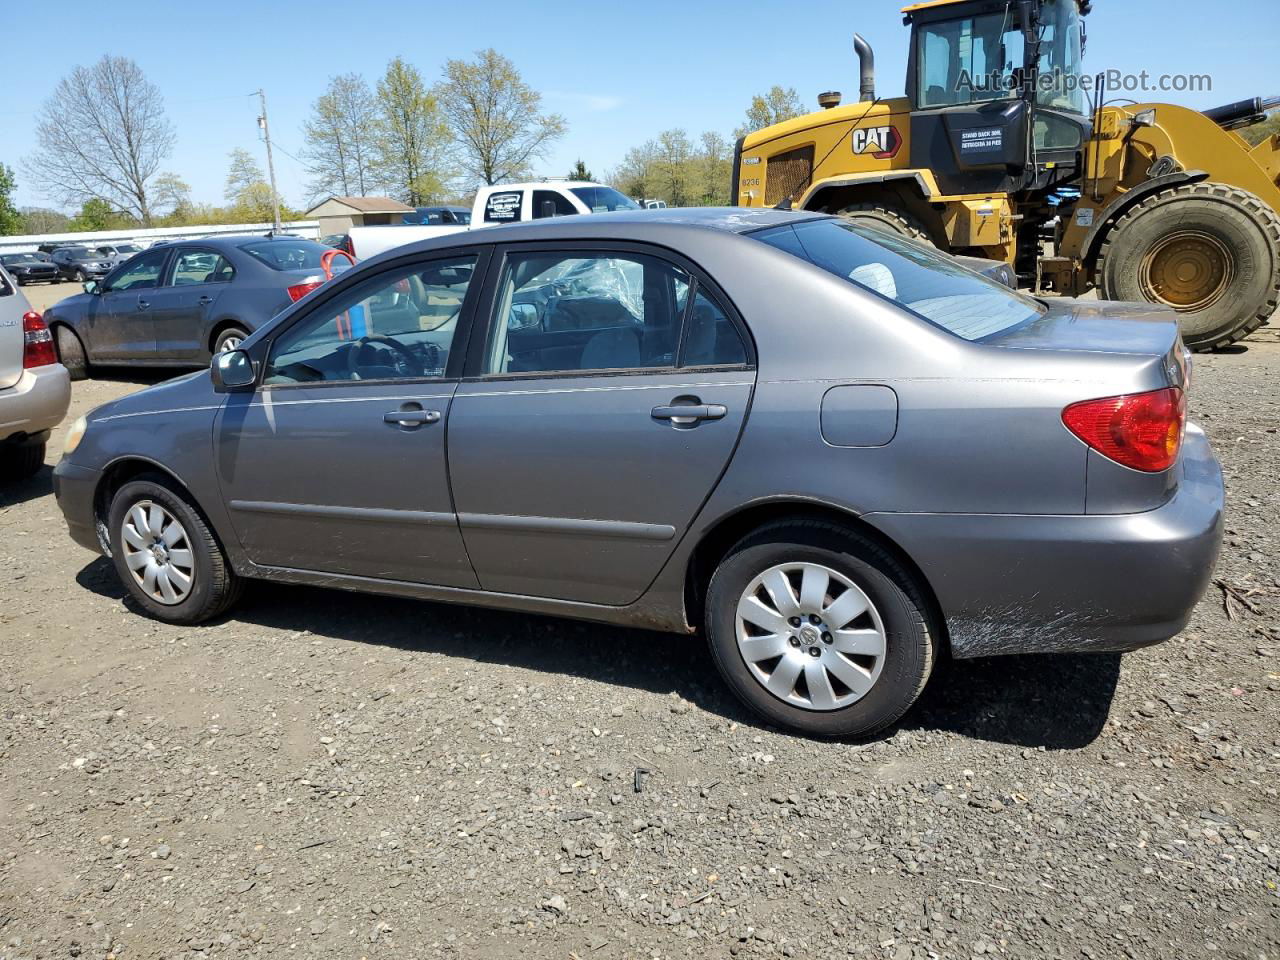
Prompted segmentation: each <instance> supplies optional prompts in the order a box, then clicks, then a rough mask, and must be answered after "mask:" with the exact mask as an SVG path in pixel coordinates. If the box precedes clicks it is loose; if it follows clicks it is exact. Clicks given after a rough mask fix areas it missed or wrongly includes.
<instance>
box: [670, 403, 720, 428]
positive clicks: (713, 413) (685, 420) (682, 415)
mask: <svg viewBox="0 0 1280 960" xmlns="http://www.w3.org/2000/svg"><path fill="white" fill-rule="evenodd" d="M728 412H729V408H728V407H726V406H725V405H724V404H722V403H673V404H670V405H668V406H662V407H654V408H653V410H652V412H651V415H652V416H653V419H655V420H670V421H671V422H672V423H673V424H675V425H676V426H688V425H689V424H691V423H697V422H698V421H700V420H723V419H724V418H725V415H726V414H728Z"/></svg>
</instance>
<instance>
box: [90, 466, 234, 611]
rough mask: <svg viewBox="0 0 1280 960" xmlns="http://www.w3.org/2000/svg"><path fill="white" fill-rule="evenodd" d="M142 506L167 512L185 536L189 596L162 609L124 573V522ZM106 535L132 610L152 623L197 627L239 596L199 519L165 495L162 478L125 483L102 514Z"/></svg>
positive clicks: (176, 497) (166, 488)
mask: <svg viewBox="0 0 1280 960" xmlns="http://www.w3.org/2000/svg"><path fill="white" fill-rule="evenodd" d="M148 500H149V501H152V502H154V503H157V504H159V505H160V506H162V507H163V508H164V509H165V510H167V511H168V512H169V513H170V514H171V515H172V516H173V518H175V519H176V520H178V521H179V522H180V523H181V524H182V527H183V529H184V530H185V532H186V541H187V543H188V544H189V545H190V550H191V553H192V559H193V560H194V574H193V576H192V578H191V579H192V583H191V589H190V593H188V594H187V596H186V597H185V598H184V599H183V600H182V601H181V602H180V603H176V604H165V603H161V602H159V601H157V600H155V599H153V598H152V597H151V596H150V595H148V593H147V592H146V591H145V590H143V589H142V586H141V585H140V584H139V583H138V582H137V580H136V579H135V578H134V576H133V573H132V572H131V571H130V570H129V567H128V562H127V560H126V554H125V549H124V540H123V526H124V521H125V517H126V516H127V515H128V513H129V511H130V510H132V509H133V508H134V507H135V506H136V505H138V504H139V503H140V502H142V501H148ZM107 533H108V536H109V538H110V542H111V555H112V562H113V563H114V564H115V568H116V574H117V575H118V576H119V577H120V581H121V583H123V584H124V587H125V589H126V590H128V591H129V595H130V596H131V597H132V598H133V599H134V600H135V601H136V602H137V603H138V605H139V606H141V607H142V608H143V609H145V610H146V611H147V613H149V614H151V616H153V617H155V618H156V619H157V620H164V621H166V622H168V623H201V622H203V621H206V620H210V619H212V618H214V617H216V616H218V615H219V614H221V613H223V612H224V611H225V610H227V608H229V607H230V606H231V605H232V604H233V603H235V601H236V600H237V599H238V598H239V596H240V592H241V589H242V586H243V582H242V581H241V580H240V578H239V577H237V576H236V575H235V573H234V572H233V571H232V569H231V564H230V563H229V562H228V561H227V557H226V554H224V553H223V551H222V547H221V545H220V544H219V543H218V541H217V538H215V537H214V535H213V531H211V530H210V529H209V525H208V524H207V523H205V520H204V517H203V516H201V514H200V512H199V511H198V510H196V508H195V507H194V506H193V505H192V504H190V503H188V502H187V500H186V499H185V498H184V497H183V496H181V495H179V494H178V493H176V492H175V491H174V490H173V489H171V488H170V486H169V485H168V482H167V480H166V479H165V478H164V477H162V476H159V475H146V476H143V477H140V478H138V479H136V480H131V481H129V482H128V483H126V484H125V485H124V486H122V487H121V488H120V489H119V490H117V491H116V493H115V496H114V497H112V498H111V508H110V510H109V511H108V514H107Z"/></svg>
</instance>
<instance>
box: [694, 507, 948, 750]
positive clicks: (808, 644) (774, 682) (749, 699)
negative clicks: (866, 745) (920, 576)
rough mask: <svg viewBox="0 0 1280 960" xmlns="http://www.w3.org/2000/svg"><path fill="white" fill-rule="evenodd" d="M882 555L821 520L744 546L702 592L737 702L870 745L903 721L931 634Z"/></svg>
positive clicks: (924, 672)
mask: <svg viewBox="0 0 1280 960" xmlns="http://www.w3.org/2000/svg"><path fill="white" fill-rule="evenodd" d="M927 610H928V606H927V604H926V602H925V600H924V597H923V594H922V592H921V590H920V588H919V586H918V585H917V584H916V583H915V581H914V579H913V577H912V576H911V574H910V573H909V572H908V571H907V570H906V569H905V568H904V567H903V566H902V564H901V563H899V562H898V561H897V559H896V558H895V557H893V556H892V555H891V554H890V553H888V552H887V551H886V550H884V549H882V548H881V547H880V546H879V545H877V544H875V543H873V542H871V541H870V540H867V539H864V538H862V537H860V536H858V535H857V534H856V533H853V532H852V531H850V530H846V529H844V528H841V527H839V526H837V525H835V524H829V523H825V522H819V521H798V522H787V523H779V524H774V525H770V526H768V527H765V528H763V529H761V530H759V531H757V532H756V533H753V534H751V535H750V536H748V537H746V538H745V539H743V540H742V541H740V542H739V543H738V544H737V545H736V546H735V547H734V548H733V549H732V550H731V551H730V552H729V554H728V555H727V556H726V557H725V559H724V560H723V561H722V562H721V563H720V566H719V567H718V568H717V569H716V571H715V573H714V575H713V576H712V578H711V584H710V587H709V588H708V591H707V607H706V627H707V637H708V640H709V642H710V644H711V652H712V655H713V656H714V658H715V661H716V665H717V666H718V667H719V669H720V672H721V674H722V675H723V676H724V678H725V680H726V681H727V682H728V684H729V686H730V687H731V688H732V689H733V691H734V693H736V694H737V695H738V697H739V698H740V699H741V700H742V701H743V702H744V703H746V704H747V706H749V707H751V708H752V709H753V710H755V711H756V712H757V713H759V714H760V715H761V716H763V717H764V718H766V719H767V720H770V721H772V722H774V723H776V724H778V725H780V726H784V727H789V728H791V729H794V730H799V731H801V732H803V733H807V734H810V735H813V736H820V737H865V736H869V735H871V734H873V733H875V732H877V731H879V730H882V729H884V728H885V727H887V726H889V725H890V724H892V723H894V722H895V721H897V720H898V719H899V718H900V717H901V716H902V715H903V714H904V713H906V711H907V709H908V708H909V707H910V706H911V705H912V704H913V703H914V702H915V701H916V698H917V697H919V695H920V692H921V691H922V690H923V689H924V685H925V682H926V681H927V680H928V679H929V673H930V671H931V670H932V668H933V662H934V656H935V639H934V631H933V630H931V629H930V617H929V614H928V612H927Z"/></svg>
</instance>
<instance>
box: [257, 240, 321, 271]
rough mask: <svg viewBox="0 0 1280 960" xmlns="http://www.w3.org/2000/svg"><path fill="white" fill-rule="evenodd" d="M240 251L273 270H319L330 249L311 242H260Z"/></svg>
mask: <svg viewBox="0 0 1280 960" xmlns="http://www.w3.org/2000/svg"><path fill="white" fill-rule="evenodd" d="M240 249H241V250H243V251H244V252H245V253H247V254H249V256H251V257H253V258H254V259H255V260H260V261H262V262H263V263H265V264H266V265H267V266H268V267H270V268H271V269H272V270H318V269H319V268H320V258H321V257H322V256H324V253H325V251H326V250H328V249H329V248H328V247H326V246H324V245H323V244H319V243H315V242H314V241H311V240H260V241H257V242H255V243H245V244H241V246H240Z"/></svg>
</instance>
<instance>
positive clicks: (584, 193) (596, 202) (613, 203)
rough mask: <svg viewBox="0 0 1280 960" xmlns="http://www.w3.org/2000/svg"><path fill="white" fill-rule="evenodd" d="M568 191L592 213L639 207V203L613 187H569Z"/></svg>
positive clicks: (636, 208) (637, 208)
mask: <svg viewBox="0 0 1280 960" xmlns="http://www.w3.org/2000/svg"><path fill="white" fill-rule="evenodd" d="M569 192H570V193H572V194H573V195H574V196H575V197H577V198H578V199H579V200H581V201H582V202H583V203H585V204H586V205H587V207H588V208H589V209H590V210H591V212H592V213H611V212H613V211H614V210H639V209H640V204H638V203H636V202H635V201H634V200H632V199H631V198H630V197H624V196H623V195H622V194H620V193H619V192H618V191H617V190H615V189H613V187H570V188H569Z"/></svg>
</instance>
